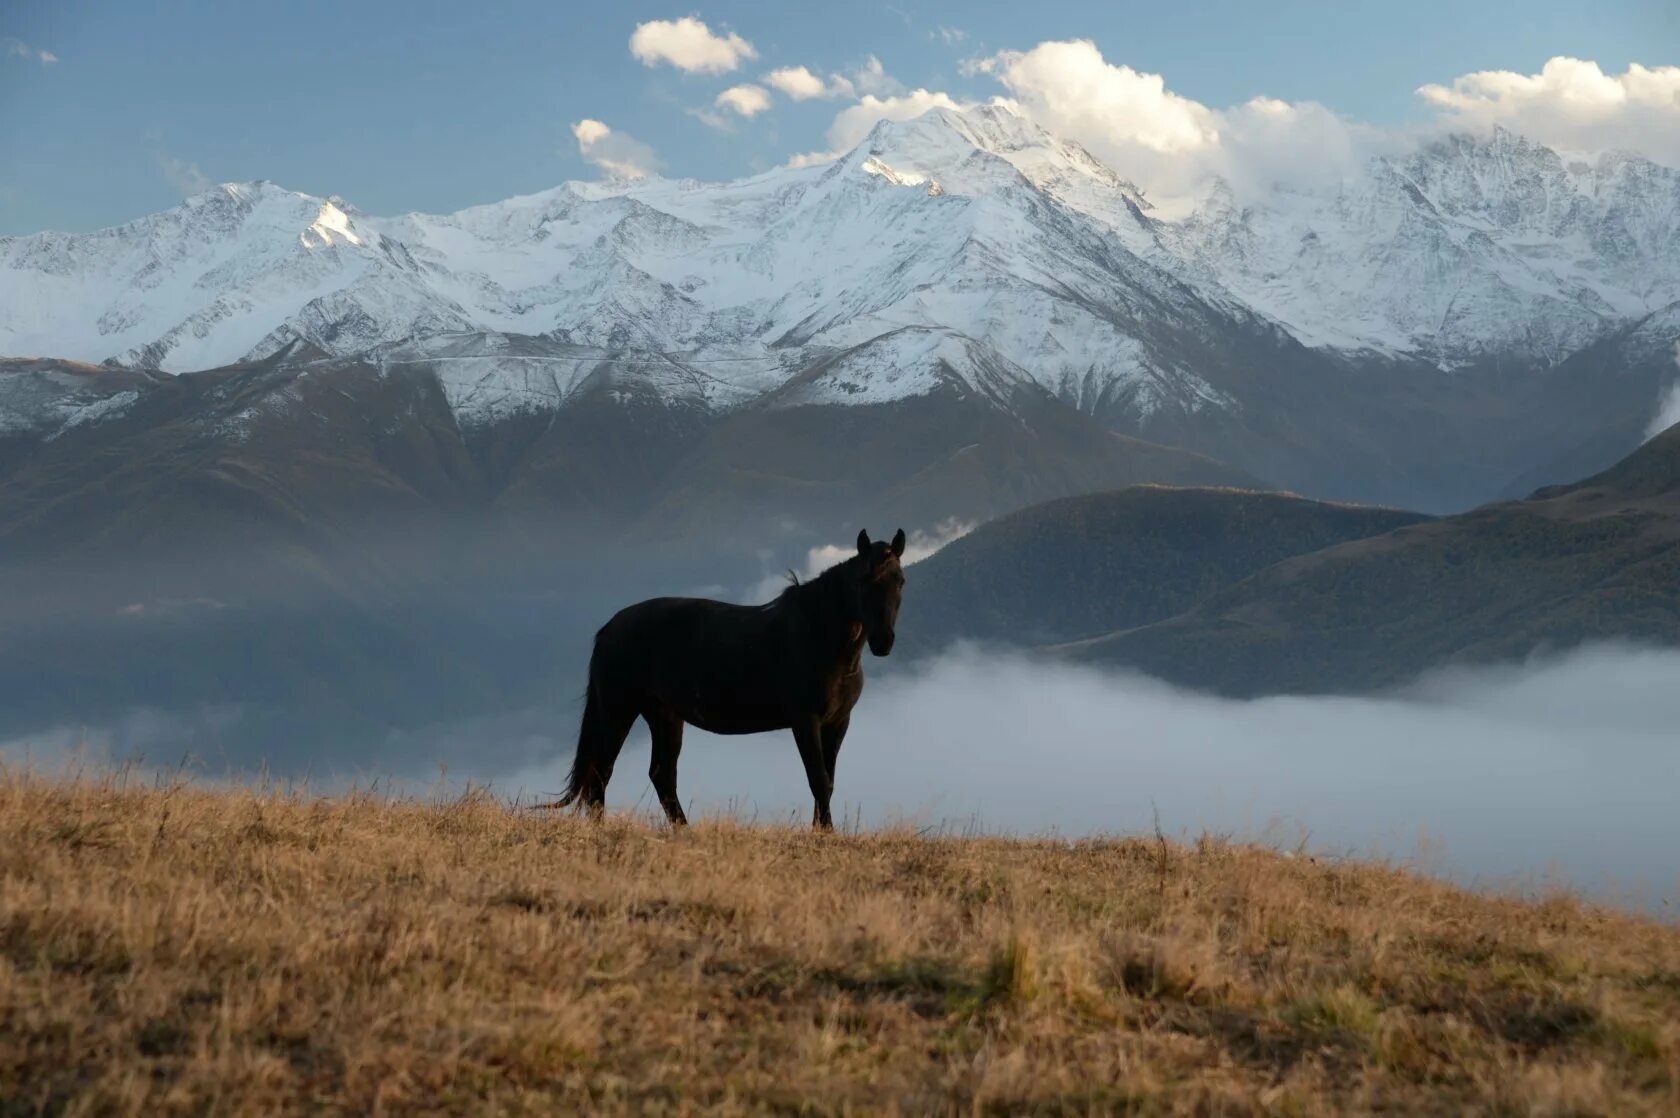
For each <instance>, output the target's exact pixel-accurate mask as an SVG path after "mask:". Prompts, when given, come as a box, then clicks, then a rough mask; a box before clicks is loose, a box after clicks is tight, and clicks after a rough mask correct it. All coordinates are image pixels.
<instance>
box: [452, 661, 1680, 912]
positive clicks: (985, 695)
mask: <svg viewBox="0 0 1680 1118" xmlns="http://www.w3.org/2000/svg"><path fill="white" fill-rule="evenodd" d="M558 752H559V753H560V754H562V755H561V756H556V758H555V760H554V762H553V763H552V764H548V765H543V766H539V767H537V768H533V769H530V770H527V771H524V772H520V773H516V774H512V775H509V776H504V777H501V778H500V779H498V780H497V782H496V783H497V786H498V787H500V788H501V789H502V790H503V791H508V792H512V791H516V790H522V791H523V792H524V793H525V794H527V795H541V794H545V793H548V792H551V791H554V790H557V789H559V788H560V787H561V786H562V782H563V777H564V772H565V768H566V766H567V763H568V762H569V759H570V748H569V745H568V747H567V748H564V749H561V750H559V751H558ZM647 761H648V745H647V740H646V737H645V735H644V734H640V733H638V734H637V735H635V736H633V737H632V738H631V741H630V742H629V744H628V745H627V746H626V748H625V754H624V756H623V757H621V759H620V761H619V765H618V769H617V772H616V774H615V776H614V780H613V784H612V786H611V788H610V790H609V793H608V797H609V804H610V805H612V806H614V807H630V806H632V805H639V806H641V807H643V808H650V807H652V805H653V801H652V799H651V795H650V792H649V785H648V780H647V777H646V775H645V774H646V770H647ZM486 775H488V774H486ZM681 776H682V785H681V787H682V793H683V797H684V800H685V801H688V802H692V803H693V804H695V805H696V806H697V807H698V808H699V809H700V810H701V812H706V811H722V810H733V811H736V812H738V813H746V814H749V815H756V816H757V817H758V818H760V819H781V818H793V817H797V818H798V819H800V820H805V819H808V818H809V815H810V799H809V796H808V794H807V792H806V790H805V780H804V772H803V769H802V768H801V766H800V763H799V758H798V754H797V752H796V751H795V749H794V746H793V742H792V738H791V735H788V734H785V733H784V734H777V735H764V736H758V737H751V738H720V737H714V736H711V735H708V734H704V733H700V732H698V731H695V730H693V729H690V730H689V731H688V736H687V738H686V739H685V745H684V749H683V758H682V773H681ZM836 784H837V789H836V793H835V802H836V810H835V815H836V818H839V817H840V816H841V814H842V813H841V810H840V807H841V805H845V808H846V811H847V814H848V816H849V818H851V819H852V820H854V821H861V822H862V824H864V825H866V826H868V825H877V824H882V823H889V822H894V821H910V822H914V823H917V824H920V825H929V826H938V825H941V824H944V825H949V826H954V827H956V828H958V829H962V828H966V827H971V826H972V827H974V828H978V829H983V830H987V831H1012V832H1028V833H1031V832H1043V831H1054V832H1056V833H1059V834H1062V835H1069V836H1072V835H1085V834H1091V833H1095V832H1121V833H1137V832H1147V831H1149V830H1150V829H1151V828H1152V826H1153V818H1154V816H1155V814H1156V813H1158V814H1159V818H1160V822H1161V826H1162V828H1163V829H1164V830H1166V831H1167V832H1169V833H1171V834H1188V835H1195V834H1198V833H1200V832H1201V831H1203V830H1209V831H1215V832H1224V833H1229V834H1232V835H1234V836H1236V837H1239V838H1244V839H1256V840H1261V841H1265V842H1268V843H1271V844H1274V845H1278V846H1281V847H1284V848H1288V849H1295V848H1296V847H1298V846H1300V845H1302V844H1304V846H1305V848H1306V849H1307V850H1309V851H1314V852H1322V853H1332V854H1358V855H1375V856H1378V857H1386V858H1391V859H1396V860H1404V861H1407V862H1409V863H1411V864H1414V865H1419V866H1420V867H1421V868H1423V869H1425V870H1429V871H1431V872H1438V873H1446V874H1449V875H1451V876H1453V877H1454V878H1457V879H1459V880H1462V881H1467V882H1471V883H1478V884H1484V885H1495V884H1496V885H1511V884H1515V885H1518V886H1523V887H1538V886H1544V885H1546V884H1548V883H1550V882H1554V881H1556V882H1560V883H1564V882H1566V883H1569V884H1571V885H1573V886H1575V887H1578V888H1581V889H1583V890H1585V891H1588V892H1591V893H1594V894H1597V895H1600V896H1605V897H1607V898H1610V899H1619V900H1623V901H1629V902H1632V903H1635V904H1639V905H1645V904H1651V903H1656V904H1658V905H1660V904H1661V902H1662V901H1665V900H1667V901H1675V900H1676V899H1677V898H1680V653H1676V652H1672V651H1643V650H1638V649H1628V648H1597V649H1589V650H1584V651H1580V652H1577V653H1574V654H1571V655H1569V656H1566V657H1563V658H1559V659H1553V660H1548V661H1541V662H1536V663H1533V664H1529V665H1526V666H1523V667H1513V668H1503V669H1479V670H1474V671H1458V672H1448V673H1443V674H1439V675H1436V676H1434V677H1432V678H1431V679H1428V680H1426V681H1424V682H1422V683H1420V684H1418V685H1416V686H1414V687H1412V688H1410V689H1408V690H1406V691H1405V692H1403V693H1397V694H1394V695H1392V696H1388V697H1382V698H1331V697H1311V698H1268V699H1260V700H1254V701H1231V700H1225V699H1218V698H1212V697H1209V696H1206V695H1201V694H1196V693H1192V692H1186V691H1181V690H1177V689H1174V688H1171V687H1168V686H1166V685H1164V684H1161V683H1158V682H1155V681H1153V680H1150V679H1147V678H1143V677H1139V676H1127V675H1115V674H1106V673H1101V672H1097V671H1092V670H1086V669H1078V668H1069V667H1067V666H1063V665H1051V664H1046V663H1042V662H1034V661H1030V660H1026V659H1019V658H1014V657H1007V656H997V655H989V654H980V653H976V652H972V651H963V650H958V651H954V652H952V653H951V654H948V655H947V656H945V657H943V658H941V659H939V660H937V661H936V662H934V663H932V664H931V665H929V666H928V667H927V668H925V669H924V670H920V671H917V672H914V673H912V674H909V675H907V676H902V677H898V678H893V679H887V680H881V681H877V682H875V683H873V684H872V685H871V686H870V689H869V690H868V691H866V692H865V695H864V698H863V700H862V702H861V703H860V704H859V707H858V709H857V711H856V713H855V716H854V718H853V722H852V729H851V733H850V735H849V736H848V737H847V740H846V744H845V748H844V750H843V751H842V753H841V757H840V764H839V772H838V777H837V780H836Z"/></svg>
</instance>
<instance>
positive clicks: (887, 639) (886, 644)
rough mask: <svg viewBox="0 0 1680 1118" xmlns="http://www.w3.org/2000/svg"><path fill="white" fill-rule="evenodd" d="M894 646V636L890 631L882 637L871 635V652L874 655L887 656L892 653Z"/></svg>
mask: <svg viewBox="0 0 1680 1118" xmlns="http://www.w3.org/2000/svg"><path fill="white" fill-rule="evenodd" d="M892 646H893V634H892V633H891V632H890V631H889V632H887V633H884V634H882V635H881V636H876V635H875V634H874V633H870V634H869V651H870V652H871V653H873V654H874V655H876V656H885V655H886V654H887V653H889V652H891V651H892Z"/></svg>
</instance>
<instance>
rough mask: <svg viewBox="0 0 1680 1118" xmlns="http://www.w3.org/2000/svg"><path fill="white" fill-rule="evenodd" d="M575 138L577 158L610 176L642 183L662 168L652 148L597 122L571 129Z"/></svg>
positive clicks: (576, 124) (580, 123)
mask: <svg viewBox="0 0 1680 1118" xmlns="http://www.w3.org/2000/svg"><path fill="white" fill-rule="evenodd" d="M572 135H573V136H575V137H576V138H577V144H578V154H579V155H581V156H583V158H584V159H586V160H588V161H589V162H590V163H593V164H595V166H597V167H599V168H600V169H601V170H603V171H605V172H606V173H607V174H609V175H615V176H617V177H619V178H626V179H639V178H643V177H645V176H647V175H650V174H652V173H653V172H654V171H657V170H658V169H659V168H660V166H661V164H660V162H659V157H658V156H656V155H655V154H654V153H653V149H652V148H651V147H649V146H648V145H646V144H644V143H642V142H641V141H640V140H638V139H635V138H633V137H631V136H627V135H625V134H624V133H623V132H614V131H613V130H612V129H611V128H608V127H607V126H606V125H605V124H603V123H601V122H600V121H598V120H588V119H585V120H580V121H578V122H577V123H575V124H573V125H572Z"/></svg>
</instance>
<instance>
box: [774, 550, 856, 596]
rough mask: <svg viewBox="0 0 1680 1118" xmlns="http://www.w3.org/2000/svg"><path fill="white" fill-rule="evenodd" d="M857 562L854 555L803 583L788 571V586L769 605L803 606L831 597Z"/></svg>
mask: <svg viewBox="0 0 1680 1118" xmlns="http://www.w3.org/2000/svg"><path fill="white" fill-rule="evenodd" d="M857 562H858V557H857V556H856V555H852V556H848V557H847V558H845V559H842V560H840V562H838V563H836V564H834V566H832V567H830V568H828V569H827V570H826V571H824V572H823V573H822V574H820V575H818V576H817V577H815V578H808V579H806V580H805V581H804V582H800V581H799V576H798V575H796V574H794V573H793V572H792V571H789V572H788V585H787V586H785V587H783V588H782V592H781V593H780V594H777V595H776V596H775V597H774V598H773V599H771V601H770V604H771V605H779V604H782V603H784V602H785V603H788V604H790V605H791V604H793V603H801V604H804V603H810V602H813V601H817V600H820V599H822V598H827V597H832V596H833V595H834V593H835V591H836V590H838V589H839V588H840V584H841V582H842V581H844V579H845V578H846V576H847V574H848V573H849V572H850V571H852V570H854V569H855V568H856V566H857Z"/></svg>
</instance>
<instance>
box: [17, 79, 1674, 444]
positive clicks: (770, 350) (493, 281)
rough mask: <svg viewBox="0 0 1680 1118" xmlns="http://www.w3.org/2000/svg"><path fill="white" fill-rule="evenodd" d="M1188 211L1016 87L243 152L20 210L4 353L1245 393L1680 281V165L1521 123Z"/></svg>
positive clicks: (1525, 334) (1133, 403) (471, 384)
mask: <svg viewBox="0 0 1680 1118" xmlns="http://www.w3.org/2000/svg"><path fill="white" fill-rule="evenodd" d="M1183 212H1184V216H1177V213H1178V211H1176V210H1175V215H1174V216H1172V217H1170V218H1169V216H1168V215H1167V214H1166V213H1164V212H1163V211H1162V210H1161V209H1157V208H1155V207H1152V206H1151V205H1150V204H1149V202H1148V201H1147V200H1145V199H1144V198H1143V196H1142V195H1141V194H1140V193H1139V192H1138V191H1137V189H1136V188H1135V187H1134V186H1133V185H1132V184H1131V183H1130V182H1128V181H1127V180H1126V179H1125V178H1124V177H1123V176H1122V175H1121V174H1120V173H1118V172H1117V171H1116V170H1115V169H1113V168H1110V167H1108V166H1106V165H1105V164H1103V163H1102V161H1101V160H1099V159H1097V158H1095V157H1094V156H1092V155H1091V153H1090V152H1088V151H1086V150H1085V149H1084V148H1082V147H1080V146H1079V145H1077V144H1074V143H1070V142H1068V141H1065V140H1063V139H1060V138H1058V137H1056V136H1054V135H1052V134H1050V133H1048V132H1046V131H1045V130H1044V129H1043V128H1041V127H1039V126H1038V125H1037V124H1035V123H1033V122H1032V121H1031V120H1029V119H1027V118H1026V117H1025V116H1023V115H1022V114H1020V113H1019V112H1018V111H1016V110H1015V109H1014V108H1013V107H1012V106H1011V105H1009V104H1008V103H1006V102H1001V101H1000V102H994V103H992V104H989V105H983V106H977V107H974V108H970V109H968V110H955V109H934V110H932V111H930V112H928V113H925V114H923V115H922V116H920V117H917V118H915V119H913V120H907V121H897V122H889V121H883V122H881V123H879V124H877V125H876V126H875V128H873V129H872V130H871V131H870V133H869V134H868V136H867V137H866V138H865V139H864V140H863V141H862V142H861V143H860V144H859V145H858V146H857V147H856V148H855V149H854V150H853V151H851V152H849V153H848V154H846V155H845V156H843V157H842V158H840V159H839V160H837V161H835V162H833V163H831V164H828V165H824V166H813V167H805V168H782V169H779V170H776V171H772V172H768V173H765V174H761V175H756V176H753V177H750V178H746V179H741V180H738V181H735V182H728V183H700V182H694V181H691V180H674V179H659V178H649V179H642V180H637V181H634V182H628V181H613V182H600V183H567V184H564V185H562V186H559V187H556V188H554V189H552V190H548V191H543V192H540V193H537V194H531V195H526V196H522V197H517V198H510V199H507V200H505V201H502V202H496V203H491V204H488V205H482V206H474V207H471V208H469V209H465V210H461V211H459V212H457V213H453V214H407V215H403V216H399V217H394V218H377V217H370V216H368V215H365V214H362V213H360V212H359V211H357V210H356V209H355V208H354V207H353V206H352V205H350V204H349V203H348V202H346V201H344V200H342V199H339V198H337V197H325V198H322V197H317V196H314V195H309V194H301V193H296V192H293V191H288V190H285V189H282V188H281V187H279V186H276V185H275V184H273V183H268V182H250V183H229V184H225V185H223V186H220V187H217V188H215V189H213V190H210V191H206V192H204V193H202V194H199V195H196V196H194V197H192V198H189V199H187V200H186V201H184V202H182V203H181V204H180V205H178V206H176V207H174V208H172V209H170V210H167V211H165V212H163V213H159V214H154V215H151V216H150V217H146V218H142V219H140V220H138V221H135V222H131V223H129V224H127V225H124V226H121V227H118V228H114V229H106V230H100V231H97V232H94V233H88V234H81V235H66V234H57V233H44V234H39V235H37V236H33V237H17V238H5V239H0V354H16V355H25V354H40V355H51V356H55V357H66V358H73V359H78V360H84V361H89V362H104V361H110V362H114V363H120V364H124V365H129V366H138V367H143V368H150V369H159V370H168V371H171V372H180V371H186V370H193V369H203V368H210V367H214V366H219V365H226V364H230V363H233V362H237V361H240V360H246V359H258V358H266V357H269V356H272V355H275V354H279V353H282V352H297V351H301V350H303V349H307V350H309V351H311V352H318V353H321V354H324V355H328V356H332V357H347V356H362V355H368V354H373V353H376V352H377V353H380V354H385V355H387V356H388V357H390V359H391V360H396V359H398V358H397V357H396V356H394V355H395V354H396V348H395V347H404V346H406V347H409V350H408V351H405V352H411V353H418V354H419V355H420V356H408V357H402V358H401V359H402V360H419V359H421V357H424V358H425V359H426V360H432V359H433V356H434V355H432V354H431V350H432V348H434V347H433V344H432V343H433V340H434V339H444V340H446V341H447V344H444V342H439V343H438V344H440V345H442V349H441V350H439V351H438V352H437V353H436V354H435V358H436V361H437V362H439V366H438V367H439V368H442V367H443V366H444V365H445V364H447V365H448V366H449V367H450V370H451V371H450V374H449V376H448V377H447V378H445V379H446V380H447V381H448V385H449V386H450V387H448V394H449V398H450V399H451V401H452V403H453V404H454V405H455V406H456V408H457V413H458V415H459V416H460V417H461V419H462V421H463V422H468V423H473V422H483V421H488V420H487V419H486V417H490V418H494V417H495V416H499V415H502V414H505V413H506V412H507V411H508V409H510V408H511V409H515V410H518V409H528V408H531V407H536V406H539V402H540V401H542V400H555V399H559V400H564V399H569V398H570V397H571V396H572V395H573V394H575V393H576V392H577V391H578V390H579V386H580V385H582V384H584V383H585V381H588V383H591V384H595V383H607V382H609V381H611V379H612V377H613V376H616V375H617V374H616V373H610V372H609V371H610V370H625V369H630V368H632V366H634V371H633V374H629V375H632V376H633V379H635V384H636V385H637V391H643V390H646V391H661V392H669V393H673V394H675V395H676V396H678V397H680V398H681V399H682V400H684V401H688V402H692V403H694V404H695V405H696V406H704V407H710V408H719V407H734V406H737V405H739V404H741V403H743V402H748V401H752V400H756V399H760V398H767V396H768V394H771V393H774V392H777V391H778V390H780V389H782V388H783V387H784V386H789V385H790V383H791V382H793V381H794V379H795V378H797V377H800V376H803V375H804V374H806V373H810V372H812V370H816V369H818V368H822V369H825V370H826V372H824V373H822V374H821V375H820V376H818V375H816V374H814V373H813V375H812V376H811V377H808V378H806V379H804V380H800V381H798V384H799V385H800V386H801V387H800V392H801V393H803V394H805V396H809V397H811V398H815V395H821V396H822V397H823V398H825V399H832V400H836V401H838V400H854V401H869V400H874V399H877V398H880V399H896V398H900V397H901V396H902V395H903V393H904V392H906V391H911V390H915V391H933V390H935V388H936V387H937V386H940V385H946V386H949V385H953V384H955V385H959V386H961V387H962V390H964V391H985V390H986V389H985V387H984V385H985V384H994V383H1002V382H1003V381H1009V380H1012V379H1018V378H1019V377H1027V378H1030V379H1031V380H1033V381H1034V382H1036V383H1037V384H1038V385H1040V386H1041V387H1043V388H1045V389H1047V390H1049V391H1051V392H1053V393H1055V394H1058V395H1060V396H1061V397H1062V398H1064V399H1065V400H1067V401H1069V402H1070V403H1073V404H1075V405H1076V406H1078V407H1080V408H1083V409H1085V410H1088V411H1098V410H1102V409H1120V410H1124V411H1126V413H1127V414H1128V415H1130V416H1132V417H1133V419H1138V417H1144V418H1147V417H1148V416H1151V415H1154V414H1156V413H1158V412H1160V411H1161V410H1162V409H1169V410H1188V411H1191V412H1194V411H1197V410H1200V409H1207V408H1212V409H1221V408H1228V407H1231V406H1234V405H1233V404H1232V403H1231V399H1230V398H1229V396H1228V394H1227V393H1226V391H1225V390H1224V389H1221V388H1219V387H1217V385H1218V383H1220V382H1224V383H1227V384H1232V383H1240V382H1241V381H1242V380H1243V378H1244V377H1247V376H1248V375H1249V373H1248V372H1247V371H1246V370H1245V367H1244V362H1245V361H1248V360H1249V359H1250V358H1249V357H1248V356H1247V355H1246V353H1247V351H1246V350H1245V346H1252V344H1254V343H1253V342H1252V339H1254V338H1256V337H1266V338H1274V339H1282V338H1287V339H1289V341H1290V344H1293V343H1294V342H1300V343H1304V344H1305V345H1307V346H1309V347H1314V348H1320V349H1327V350H1336V351H1343V352H1352V353H1365V352H1368V351H1377V352H1379V353H1381V354H1386V355H1389V356H1392V357H1395V358H1423V359H1426V360H1429V361H1432V362H1434V363H1436V364H1439V365H1441V366H1443V367H1449V368H1452V367H1460V366H1464V365H1469V364H1473V363H1475V362H1478V361H1482V360H1486V359H1496V360H1501V359H1504V358H1507V357H1510V358H1514V359H1520V360H1522V361H1540V362H1548V361H1557V360H1561V359H1562V358H1563V357H1565V356H1567V355H1568V354H1570V353H1573V352H1576V351H1578V350H1579V349H1581V348H1582V347H1583V346H1585V345H1587V344H1590V343H1591V342H1592V341H1593V340H1595V339H1597V338H1601V337H1604V336H1606V335H1607V334H1608V333H1609V332H1611V331H1614V330H1617V329H1621V328H1624V327H1626V326H1627V325H1628V324H1629V323H1632V322H1636V321H1639V320H1641V319H1643V318H1644V317H1646V316H1648V315H1650V314H1651V313H1652V312H1653V311H1655V310H1657V309H1659V308H1661V307H1665V306H1668V305H1670V304H1672V303H1674V302H1675V301H1676V300H1680V176H1677V174H1676V172H1674V171H1672V170H1670V169H1667V168H1663V167H1659V166H1657V165H1655V164H1652V163H1650V162H1649V161H1646V160H1642V159H1640V158H1638V157H1637V156H1630V155H1626V154H1611V155H1603V156H1593V157H1586V156H1580V155H1576V154H1565V153H1559V152H1556V151H1553V150H1551V149H1549V148H1546V147H1544V146H1543V145H1539V144H1536V143H1533V142H1532V141H1530V140H1527V139H1524V138H1523V137H1521V136H1517V135H1514V134H1511V133H1508V132H1503V131H1496V132H1494V133H1493V134H1491V135H1490V136H1483V137H1479V138H1477V137H1462V136H1460V137H1448V138H1445V139H1443V140H1441V141H1439V142H1437V143H1433V144H1430V145H1427V146H1425V147H1422V148H1420V149H1418V150H1417V151H1415V152H1413V153H1411V154H1409V155H1407V156H1404V157H1392V158H1381V159H1376V160H1373V161H1372V162H1371V163H1370V164H1369V165H1368V166H1367V167H1365V168H1364V169H1363V170H1362V171H1361V172H1360V173H1358V174H1356V175H1353V176H1351V177H1350V178H1349V179H1348V180H1346V181H1343V182H1339V183H1335V184H1332V185H1330V186H1326V187H1322V188H1318V189H1281V188H1280V189H1276V190H1273V191H1271V192H1270V193H1263V194H1258V195H1255V194H1249V193H1245V194H1243V195H1242V196H1240V197H1239V196H1238V194H1236V193H1235V192H1233V191H1232V190H1231V188H1230V186H1229V185H1228V184H1225V183H1221V182H1212V183H1210V184H1208V186H1207V187H1206V189H1205V190H1204V191H1203V193H1202V194H1201V195H1200V197H1199V199H1197V200H1195V202H1194V203H1193V204H1188V205H1186V206H1185V207H1183ZM463 338H480V339H483V340H484V344H483V345H481V346H476V347H475V345H473V344H470V343H468V342H463V341H460V339H463ZM491 339H527V340H529V344H528V345H527V343H526V342H519V343H517V344H513V343H509V345H511V348H507V347H504V346H502V344H501V343H500V342H494V343H493V342H492V341H491ZM1280 344H1281V343H1280ZM527 350H528V351H527ZM628 355H635V356H633V357H632V356H628ZM539 367H540V368H541V369H542V371H541V372H540V374H539V373H538V372H537V371H536V370H538V369H539ZM592 369H593V370H596V371H598V372H599V374H600V375H596V372H591V371H589V370H592ZM580 370H581V371H580ZM661 370H664V371H661ZM667 372H668V373H669V375H668V376H667V375H666V374H667ZM590 377H594V379H593V380H590V379H589V378H590ZM953 377H954V378H955V379H952V378H953ZM1000 378H1001V379H1000ZM983 382H984V383H983ZM456 389H459V390H458V391H457V390H456ZM813 394H815V395H813ZM486 401H491V403H486ZM1139 421H1140V422H1141V420H1139Z"/></svg>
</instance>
